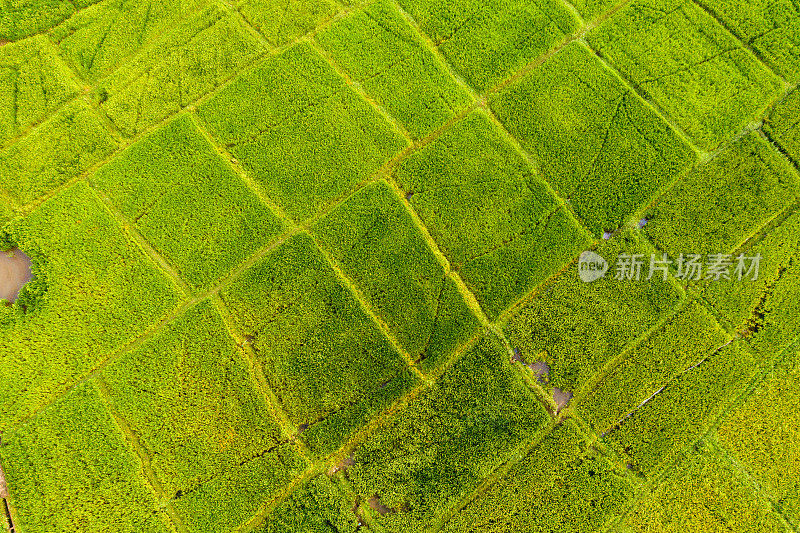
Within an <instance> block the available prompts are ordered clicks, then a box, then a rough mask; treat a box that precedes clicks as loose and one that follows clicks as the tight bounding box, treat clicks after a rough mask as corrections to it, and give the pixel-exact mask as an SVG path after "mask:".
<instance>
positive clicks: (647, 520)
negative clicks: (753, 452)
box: [617, 441, 790, 533]
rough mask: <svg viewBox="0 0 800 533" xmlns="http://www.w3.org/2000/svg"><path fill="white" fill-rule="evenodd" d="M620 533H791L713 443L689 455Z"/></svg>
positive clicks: (638, 507) (631, 515)
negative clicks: (624, 532) (716, 532)
mask: <svg viewBox="0 0 800 533" xmlns="http://www.w3.org/2000/svg"><path fill="white" fill-rule="evenodd" d="M617 531H626V532H631V533H649V532H651V531H663V532H665V533H682V532H686V531H736V532H737V533H739V532H741V533H779V532H788V531H790V530H789V529H788V528H787V527H786V526H785V525H784V524H783V523H782V521H781V518H780V516H779V515H778V514H777V513H776V512H775V511H774V510H773V509H772V508H771V507H770V505H769V503H768V502H766V501H764V500H760V499H758V498H757V497H756V495H755V493H754V491H753V490H752V488H751V487H749V486H748V484H747V481H746V478H745V477H744V474H742V473H738V472H736V470H735V469H734V468H732V467H731V466H730V465H729V464H728V463H727V462H726V461H725V460H724V459H722V458H721V457H720V456H719V455H718V453H717V452H716V451H715V450H714V449H713V448H712V447H711V446H710V445H709V444H708V443H707V442H705V441H701V442H700V443H699V444H698V445H697V446H696V447H695V448H693V449H691V450H689V451H687V452H686V454H685V455H684V456H683V457H682V458H681V459H680V461H679V462H678V463H677V465H676V466H675V469H674V470H673V471H672V472H671V473H670V475H669V477H668V478H667V479H666V480H664V481H663V482H661V483H660V484H659V485H658V486H656V487H655V488H653V489H652V490H651V491H650V492H649V493H648V494H647V495H646V496H645V497H644V498H643V499H642V500H641V501H639V502H638V503H637V504H636V505H635V506H634V507H633V509H632V510H631V512H630V513H629V514H628V516H627V517H625V518H624V519H623V520H622V521H621V524H620V525H619V529H618V530H617Z"/></svg>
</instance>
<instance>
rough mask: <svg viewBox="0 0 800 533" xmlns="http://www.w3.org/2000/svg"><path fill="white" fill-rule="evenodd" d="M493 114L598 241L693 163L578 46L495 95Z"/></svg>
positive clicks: (674, 137)
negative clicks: (604, 231)
mask: <svg viewBox="0 0 800 533" xmlns="http://www.w3.org/2000/svg"><path fill="white" fill-rule="evenodd" d="M492 109H494V110H495V112H496V113H497V116H498V117H499V118H500V120H501V121H502V122H503V123H504V124H505V125H506V127H507V128H508V131H510V132H511V133H512V134H513V135H514V136H515V137H517V138H518V139H520V141H521V142H522V143H523V146H525V148H526V149H527V150H528V151H529V152H530V153H531V155H532V156H533V157H534V159H535V160H536V162H537V164H538V165H539V168H540V170H541V172H542V176H543V177H544V178H545V179H546V180H547V181H548V182H549V183H551V184H552V185H553V187H554V188H555V189H556V190H557V191H558V193H559V194H560V195H561V196H562V197H564V198H566V199H568V200H569V202H570V205H571V206H572V207H573V209H575V213H576V214H577V215H578V217H580V218H581V219H583V221H584V222H586V224H587V225H588V226H589V228H591V229H592V231H594V233H595V234H597V235H599V234H601V233H602V232H603V230H613V229H616V228H618V227H619V226H621V225H622V222H623V221H624V220H625V218H626V217H627V216H628V215H629V214H630V213H631V212H632V211H634V210H635V209H636V208H637V207H639V206H640V205H641V204H642V203H644V202H645V201H646V200H647V199H648V198H650V197H652V196H653V194H654V193H655V192H656V191H657V190H659V189H661V188H663V187H665V186H666V185H667V184H669V183H670V181H672V179H674V177H675V176H676V175H678V174H679V173H680V171H681V170H682V169H684V168H685V167H686V166H687V165H689V164H690V163H691V162H692V161H693V160H694V158H695V155H694V153H692V151H691V149H690V148H689V147H688V146H687V145H686V144H685V143H684V142H683V141H681V140H680V138H679V137H678V136H677V135H676V134H675V132H674V131H672V130H671V129H670V128H669V126H667V124H666V123H665V122H664V121H663V120H662V119H661V118H660V117H659V116H658V115H657V114H656V113H655V112H654V111H653V109H652V108H650V107H649V106H648V105H647V104H645V103H644V101H642V100H641V98H639V97H638V96H636V95H635V94H633V93H632V91H631V90H630V89H628V88H626V87H625V85H624V83H623V82H622V80H621V79H620V78H619V76H618V75H616V74H614V73H613V72H612V71H611V70H610V69H608V68H607V67H605V66H604V65H603V64H602V63H601V62H600V60H598V59H597V58H596V57H595V56H594V55H593V54H592V53H591V52H590V51H589V50H588V49H587V48H586V47H585V46H583V45H581V44H577V43H574V44H571V45H569V46H567V47H566V48H565V49H564V50H562V51H561V52H559V53H558V54H556V55H555V56H554V57H552V58H551V59H549V60H548V61H547V62H546V63H545V64H544V65H542V66H541V67H539V68H538V69H536V70H535V71H533V72H532V73H531V74H530V75H529V76H527V77H525V78H523V79H522V80H520V81H519V82H517V83H515V84H513V85H511V86H510V87H508V88H507V89H506V90H504V91H503V92H502V93H500V94H499V95H498V96H497V97H496V98H494V99H493V103H492ZM623 162H624V163H625V164H623Z"/></svg>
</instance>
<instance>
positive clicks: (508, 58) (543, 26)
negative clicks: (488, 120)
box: [399, 0, 578, 92]
mask: <svg viewBox="0 0 800 533" xmlns="http://www.w3.org/2000/svg"><path fill="white" fill-rule="evenodd" d="M399 4H400V5H401V6H402V7H403V8H404V9H405V10H406V11H408V13H409V14H410V15H411V16H412V17H413V18H414V19H415V20H416V21H417V23H418V24H419V26H420V29H421V30H422V31H423V32H424V33H425V34H427V35H428V36H429V37H430V39H431V40H432V41H433V42H434V43H435V44H436V46H438V47H439V49H440V50H441V51H442V54H444V56H445V58H447V60H448V61H449V62H450V64H451V65H453V68H455V70H456V71H458V72H459V74H461V75H462V76H463V77H464V78H465V79H466V81H467V82H468V83H469V84H470V85H472V87H473V88H475V89H476V90H477V91H479V92H485V91H486V90H487V89H489V88H491V87H492V86H494V85H496V84H498V83H500V82H501V81H503V80H504V79H505V78H506V77H508V76H509V75H510V74H511V73H513V72H515V71H517V70H519V69H520V68H522V67H524V66H525V64H526V63H528V62H530V61H532V60H534V59H536V58H537V57H538V56H540V55H541V54H543V53H544V52H546V51H547V50H548V49H549V48H550V47H551V46H553V45H554V44H556V43H557V42H558V41H559V40H561V39H562V38H563V37H564V36H565V35H566V34H567V33H570V32H572V31H573V30H575V29H577V26H578V21H577V20H575V18H574V17H573V16H572V14H571V13H570V12H569V10H568V9H567V8H566V7H565V6H564V5H563V4H562V3H560V2H557V1H555V0H523V1H514V0H490V1H488V2H487V1H484V2H481V1H478V0H457V1H454V2H439V1H437V0H400V1H399Z"/></svg>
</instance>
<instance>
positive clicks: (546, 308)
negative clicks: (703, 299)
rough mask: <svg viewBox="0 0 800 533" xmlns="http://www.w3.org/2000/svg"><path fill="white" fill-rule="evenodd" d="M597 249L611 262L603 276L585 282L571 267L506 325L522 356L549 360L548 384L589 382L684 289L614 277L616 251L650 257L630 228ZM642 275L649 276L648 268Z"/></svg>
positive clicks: (566, 386)
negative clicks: (626, 280) (620, 279)
mask: <svg viewBox="0 0 800 533" xmlns="http://www.w3.org/2000/svg"><path fill="white" fill-rule="evenodd" d="M595 250H596V253H598V254H599V255H600V256H601V257H604V258H605V259H606V260H607V261H608V262H609V271H608V272H607V273H606V276H605V277H604V278H603V279H600V280H597V281H594V282H592V283H589V284H587V283H584V282H583V281H581V280H580V278H579V277H578V276H576V275H575V271H574V270H569V271H567V272H566V273H564V274H562V275H561V276H559V277H558V279H557V280H555V281H554V282H553V283H552V284H550V285H548V287H547V289H546V290H545V291H543V292H542V293H541V294H539V295H538V296H537V297H536V298H534V299H532V300H531V301H530V302H528V303H526V304H525V306H524V307H522V308H521V309H520V310H519V311H518V312H517V313H516V314H515V316H514V317H513V318H512V319H510V320H509V321H508V323H507V324H506V325H505V327H504V330H505V332H506V335H507V336H508V339H509V340H510V341H511V344H512V345H513V346H514V347H515V348H517V349H518V350H519V353H520V357H521V358H522V360H523V361H524V362H526V363H528V364H531V363H535V362H536V361H543V362H544V363H547V365H548V366H549V368H550V371H549V376H548V380H549V383H550V384H551V385H553V386H555V387H559V388H561V389H569V390H578V389H582V388H583V387H585V386H586V385H588V384H589V383H590V380H591V378H592V376H594V375H596V374H597V373H598V372H600V371H601V369H602V368H603V365H604V364H606V363H607V362H608V361H610V360H611V359H613V358H614V357H616V356H617V355H618V354H619V353H620V352H621V351H622V349H623V348H624V347H625V346H626V345H628V343H630V342H631V341H633V339H635V338H636V337H637V336H639V335H641V334H642V333H644V332H645V331H647V330H648V329H649V328H651V327H653V326H655V325H656V323H657V322H658V320H659V319H661V318H663V317H664V316H665V315H666V313H668V312H669V311H670V309H672V308H673V307H674V306H675V305H676V304H677V303H678V302H679V300H680V298H681V292H682V291H681V290H680V289H679V288H678V287H676V286H675V284H674V282H670V281H666V282H665V281H663V277H662V278H661V279H659V278H658V275H656V277H654V278H653V279H651V280H650V281H648V282H647V283H634V282H631V283H628V282H624V283H623V282H620V281H619V280H615V279H614V275H615V272H614V265H615V261H616V258H617V256H619V254H621V253H630V254H633V253H641V254H647V256H648V257H649V253H648V251H647V248H646V247H645V245H644V244H643V243H642V242H641V241H640V239H638V238H637V237H636V235H634V234H633V232H631V231H626V232H625V233H622V234H619V235H617V236H615V237H614V238H613V239H611V240H606V241H601V242H600V243H599V244H598V246H597V248H596V249H595ZM648 266H649V264H648ZM643 275H644V276H645V277H646V276H647V273H646V270H643ZM599 332H602V335H599V334H598V333H599ZM587 392H588V391H587Z"/></svg>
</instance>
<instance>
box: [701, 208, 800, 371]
mask: <svg viewBox="0 0 800 533" xmlns="http://www.w3.org/2000/svg"><path fill="white" fill-rule="evenodd" d="M798 252H800V214H797V213H793V214H792V215H791V216H789V217H788V218H787V219H786V221H784V222H783V223H782V224H781V225H780V226H778V227H777V228H775V229H774V230H772V231H771V232H769V233H768V234H767V235H764V236H762V237H761V238H760V239H757V240H756V241H755V242H754V243H753V244H752V245H751V246H750V247H748V248H747V249H745V250H743V251H742V255H743V256H745V257H746V258H753V257H756V256H760V259H759V260H758V277H757V279H756V280H753V279H752V278H753V275H754V273H751V274H750V275H749V276H748V275H743V277H742V279H741V280H739V279H738V275H736V274H734V273H733V271H732V272H731V279H729V280H723V279H721V280H719V281H706V282H703V284H702V285H700V287H699V288H700V289H701V290H702V291H703V296H704V297H705V298H706V299H707V300H708V301H709V302H710V303H711V304H712V305H713V306H714V307H716V308H717V310H718V311H719V312H720V313H721V314H722V315H723V317H724V318H725V319H726V320H727V321H728V325H729V327H730V328H731V329H734V330H736V331H738V332H739V333H740V334H741V335H743V336H744V337H745V338H746V339H747V340H748V341H749V342H750V344H751V345H752V346H753V347H754V348H755V349H756V351H757V352H758V353H759V354H760V356H761V357H762V358H765V360H771V359H772V358H774V356H775V355H777V354H778V353H779V352H780V351H781V350H782V349H784V348H785V347H787V346H788V345H789V344H790V343H792V342H793V341H794V340H795V338H796V337H797V335H798V334H800V323H798V321H797V320H795V318H796V317H798V316H800V283H799V282H800V264H798V262H797V254H798ZM736 257H738V254H737V255H736V256H734V257H733V263H734V265H733V266H734V267H735V266H737V265H738V261H737V260H736ZM743 263H744V264H745V265H746V268H747V267H749V266H751V265H752V260H749V259H748V260H744V261H743Z"/></svg>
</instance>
